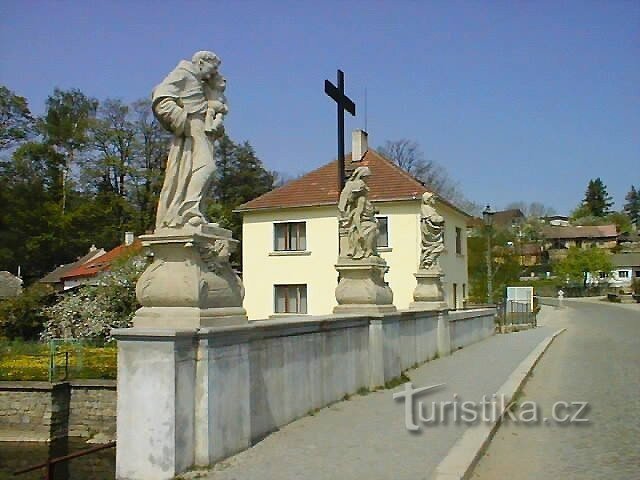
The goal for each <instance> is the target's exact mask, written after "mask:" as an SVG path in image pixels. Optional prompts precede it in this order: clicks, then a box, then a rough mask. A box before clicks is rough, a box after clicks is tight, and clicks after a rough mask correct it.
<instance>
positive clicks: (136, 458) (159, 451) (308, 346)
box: [113, 308, 495, 479]
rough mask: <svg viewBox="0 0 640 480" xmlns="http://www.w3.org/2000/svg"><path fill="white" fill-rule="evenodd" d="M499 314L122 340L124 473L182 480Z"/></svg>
mask: <svg viewBox="0 0 640 480" xmlns="http://www.w3.org/2000/svg"><path fill="white" fill-rule="evenodd" d="M494 317H495V309H493V308H484V309H476V310H464V311H457V312H451V313H448V312H446V311H445V312H429V311H402V312H396V313H392V314H384V315H367V316H362V315H360V316H358V315H351V316H344V315H343V316H337V315H331V316H326V317H293V318H287V319H273V320H266V321H256V322H251V323H249V324H247V325H242V326H234V327H221V328H201V329H198V330H170V329H157V330H153V329H149V328H144V329H143V328H132V329H123V330H115V331H114V332H113V333H114V336H115V337H116V338H117V339H118V348H119V352H118V363H119V365H118V432H119V440H118V451H117V456H118V458H117V462H116V463H117V467H116V470H117V471H116V477H117V478H140V479H143V478H154V479H164V478H172V477H173V476H174V475H176V474H178V473H180V472H182V471H185V470H186V469H188V468H190V467H191V466H193V465H211V464H213V463H215V462H216V461H218V460H221V459H223V458H226V457H229V456H230V455H233V454H234V453H237V452H239V451H242V450H244V449H246V448H248V447H249V446H250V445H252V444H253V443H255V442H257V441H259V440H260V439H262V438H263V437H264V436H265V435H267V434H269V433H270V432H273V431H274V430H276V429H278V428H279V427H281V426H283V425H286V424H287V423H289V422H291V421H293V420H295V419H296V418H300V417H302V416H304V415H307V414H308V413H310V412H312V411H314V410H315V409H319V408H322V407H324V406H327V405H329V404H331V403H333V402H336V401H339V400H341V399H343V398H344V397H345V396H346V395H351V394H354V393H357V392H358V390H360V389H374V388H377V387H380V386H383V385H384V384H385V383H386V382H389V381H390V380H392V379H394V378H397V377H398V376H400V375H401V373H402V372H403V371H404V370H406V369H408V368H411V367H414V366H417V365H419V364H421V363H423V362H425V361H428V360H430V359H432V358H434V357H436V356H438V355H439V356H443V355H448V354H449V353H450V352H451V351H452V350H455V349H457V348H460V347H463V346H465V345H469V344H471V343H473V342H476V341H479V340H482V339H483V338H486V337H488V336H490V335H493V333H494Z"/></svg>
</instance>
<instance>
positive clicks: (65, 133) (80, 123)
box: [39, 88, 98, 213]
mask: <svg viewBox="0 0 640 480" xmlns="http://www.w3.org/2000/svg"><path fill="white" fill-rule="evenodd" d="M46 107H47V110H46V113H45V116H44V118H42V119H41V121H40V122H39V127H40V131H41V132H42V134H43V136H44V138H45V140H46V142H47V143H48V144H50V145H53V146H55V147H56V148H58V149H59V150H60V151H61V152H62V153H63V154H64V155H65V168H64V170H63V175H62V212H63V213H64V212H65V209H66V199H67V179H68V177H69V173H70V172H71V169H72V167H73V166H74V163H75V161H76V160H77V158H76V157H77V155H78V152H80V151H82V150H84V149H85V148H86V147H87V146H88V145H89V144H90V137H89V128H90V127H91V125H92V122H93V119H94V118H95V115H96V110H97V109H98V100H96V99H95V98H90V97H87V96H86V95H85V94H84V93H82V92H81V91H80V90H77V89H75V90H66V91H65V90H60V89H59V88H56V89H54V91H53V95H51V96H49V98H47V101H46Z"/></svg>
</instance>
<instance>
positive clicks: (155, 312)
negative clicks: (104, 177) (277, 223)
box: [133, 224, 247, 328]
mask: <svg viewBox="0 0 640 480" xmlns="http://www.w3.org/2000/svg"><path fill="white" fill-rule="evenodd" d="M140 239H141V240H142V244H143V246H145V247H149V248H150V249H151V251H152V252H153V263H152V264H151V265H149V267H147V269H146V270H145V271H144V273H143V274H142V275H141V276H140V279H139V280H138V283H137V285H136V296H137V298H138V301H139V302H140V303H141V304H142V308H140V309H139V310H138V311H137V312H136V315H135V317H134V319H133V324H134V326H135V327H155V328H185V327H189V328H191V327H196V328H197V327H212V326H227V325H238V324H242V323H246V322H247V313H246V311H245V309H244V308H242V300H243V299H244V287H243V286H242V281H241V280H240V278H239V277H238V275H236V273H235V272H234V271H233V269H232V268H231V265H230V264H229V255H230V254H231V252H232V251H233V249H234V248H235V247H236V245H237V243H238V241H237V240H234V239H233V238H232V237H231V232H230V231H229V230H226V229H224V228H220V227H218V226H217V225H213V224H205V225H201V226H199V227H198V228H197V229H189V230H187V229H175V230H173V229H163V230H160V231H157V232H155V233H154V234H152V235H144V236H142V237H140Z"/></svg>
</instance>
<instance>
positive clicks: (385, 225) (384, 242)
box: [376, 217, 389, 247]
mask: <svg viewBox="0 0 640 480" xmlns="http://www.w3.org/2000/svg"><path fill="white" fill-rule="evenodd" d="M376 218H377V220H378V247H388V246H389V217H376Z"/></svg>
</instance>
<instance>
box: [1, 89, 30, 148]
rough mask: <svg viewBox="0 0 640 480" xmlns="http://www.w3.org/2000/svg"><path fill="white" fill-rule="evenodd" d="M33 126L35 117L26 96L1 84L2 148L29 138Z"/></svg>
mask: <svg viewBox="0 0 640 480" xmlns="http://www.w3.org/2000/svg"><path fill="white" fill-rule="evenodd" d="M33 127H34V119H33V117H32V116H31V111H30V110H29V106H28V104H27V100H26V98H24V97H20V96H18V95H16V94H15V93H14V92H12V91H11V90H9V89H8V88H7V87H5V86H4V85H0V150H2V149H5V148H10V147H13V146H15V145H17V144H19V143H20V142H22V141H24V140H27V139H28V137H29V135H30V134H31V133H32V132H33Z"/></svg>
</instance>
